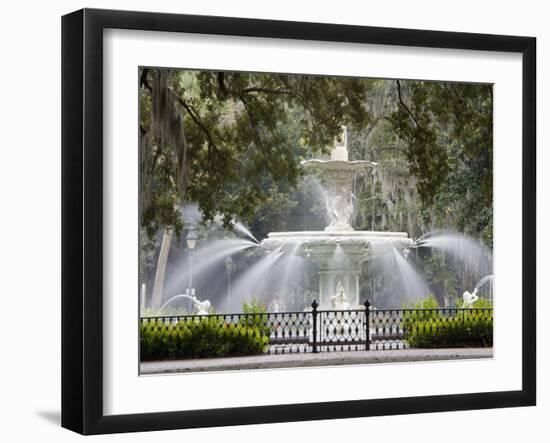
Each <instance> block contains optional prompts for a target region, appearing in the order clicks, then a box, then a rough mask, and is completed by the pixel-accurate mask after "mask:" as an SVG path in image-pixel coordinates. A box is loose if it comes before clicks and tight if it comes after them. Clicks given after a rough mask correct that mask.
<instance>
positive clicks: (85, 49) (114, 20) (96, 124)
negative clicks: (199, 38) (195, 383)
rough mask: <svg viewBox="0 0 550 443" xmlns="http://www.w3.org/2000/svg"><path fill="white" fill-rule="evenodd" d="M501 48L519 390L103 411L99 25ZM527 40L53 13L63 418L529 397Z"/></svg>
mask: <svg viewBox="0 0 550 443" xmlns="http://www.w3.org/2000/svg"><path fill="white" fill-rule="evenodd" d="M108 28H118V29H132V30H147V31H170V32H180V33H181V32H184V33H198V34H216V35H226V36H249V37H267V38H279V39H301V40H316V41H327V42H329V41H331V42H349V43H369V44H377V45H398V46H410V47H424V48H445V49H449V48H452V49H467V50H478V51H500V52H509V53H519V54H521V55H522V66H523V78H522V88H523V97H522V158H523V164H522V168H521V173H522V183H523V189H522V195H523V202H522V205H523V214H522V220H523V228H522V229H523V233H522V239H523V245H522V248H523V250H522V253H523V257H522V277H523V288H522V291H523V293H522V302H521V307H522V388H521V389H520V390H517V391H504V392H479V393H473V394H457V395H435V396H419V397H404V398H391V399H373V400H356V401H332V402H323V403H307V404H278V405H269V404H268V403H269V400H268V399H266V405H265V406H260V407H237V408H220V409H208V410H189V411H177V412H160V413H142V414H131V415H108V416H107V415H104V413H103V407H102V405H103V375H102V371H103V342H102V340H103V336H102V325H103V318H102V316H103V298H102V286H103V275H102V268H103V255H102V254H103V246H102V245H103V227H102V224H103V209H102V206H103V200H102V195H103V193H102V191H103V181H102V180H103V170H102V169H103V167H102V164H103V148H102V138H103V122H102V120H103V112H102V106H103V88H102V84H103V79H102V77H103V30H104V29H108ZM535 68H536V39H535V38H532V37H516V36H504V35H484V34H470V33H456V32H440V31H423V30H412V29H391V28H377V27H363V26H348V25H337V24H319V23H300V22H287V21H273V20H256V19H243V18H230V17H210V16H196V15H177V14H163V13H149V12H127V11H110V10H96V9H83V10H79V11H76V12H73V13H71V14H68V15H65V16H64V17H63V18H62V426H63V427H65V428H68V429H71V430H73V431H76V432H79V433H82V434H104V433H115V432H132V431H151V430H162V429H178V428H195V427H211V426H229V425H241V424H256V423H273V422H287V421H303V420H320V419H334V418H349V417H363V416H379V415H393V414H412V413H425V412H436V411H458V410H468V409H486V408H502V407H515V406H531V405H535V403H536V315H535V307H536V266H535V265H536V142H535V140H536V132H535V131H536V69H535Z"/></svg>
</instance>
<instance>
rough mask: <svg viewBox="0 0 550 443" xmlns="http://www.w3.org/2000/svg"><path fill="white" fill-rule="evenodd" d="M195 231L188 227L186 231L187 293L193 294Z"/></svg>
mask: <svg viewBox="0 0 550 443" xmlns="http://www.w3.org/2000/svg"><path fill="white" fill-rule="evenodd" d="M197 238H198V237H197V231H195V228H194V227H193V226H190V227H189V229H188V231H187V237H186V238H185V241H186V242H187V248H188V249H189V292H190V293H191V294H192V293H193V250H194V249H195V246H196V244H197Z"/></svg>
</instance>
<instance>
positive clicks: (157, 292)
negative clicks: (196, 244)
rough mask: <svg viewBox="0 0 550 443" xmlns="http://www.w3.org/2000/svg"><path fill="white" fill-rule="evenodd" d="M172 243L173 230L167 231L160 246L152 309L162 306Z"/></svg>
mask: <svg viewBox="0 0 550 443" xmlns="http://www.w3.org/2000/svg"><path fill="white" fill-rule="evenodd" d="M171 242H172V230H171V229H165V230H164V234H163V236H162V243H161V245H160V252H159V258H158V261H157V271H156V273H155V284H154V286H153V297H152V300H151V307H152V308H153V309H159V308H160V307H161V306H162V305H161V303H162V292H163V289H164V278H165V277H166V265H167V264H168V253H169V252H170V243H171Z"/></svg>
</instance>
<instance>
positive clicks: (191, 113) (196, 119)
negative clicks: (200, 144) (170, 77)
mask: <svg viewBox="0 0 550 443" xmlns="http://www.w3.org/2000/svg"><path fill="white" fill-rule="evenodd" d="M168 90H169V91H170V92H171V93H172V95H173V96H174V98H175V99H176V100H177V101H178V103H179V104H180V105H181V106H183V108H184V109H185V110H186V111H187V113H188V114H189V116H190V117H191V119H192V120H193V121H194V122H195V124H196V125H197V126H198V127H199V128H200V129H201V131H202V132H203V133H204V135H206V139H207V140H208V144H209V145H211V146H212V147H213V148H214V149H216V150H218V147H217V146H216V144H215V143H214V140H213V139H212V135H211V134H210V131H209V130H208V128H207V127H206V126H204V124H203V123H202V121H201V119H200V116H199V114H198V112H197V111H195V110H194V109H193V107H192V106H191V105H189V104H188V103H187V102H186V101H185V100H184V99H183V98H181V97H180V96H179V94H177V93H176V92H175V91H174V90H173V89H171V88H168Z"/></svg>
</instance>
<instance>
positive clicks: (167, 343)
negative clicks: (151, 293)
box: [140, 316, 269, 361]
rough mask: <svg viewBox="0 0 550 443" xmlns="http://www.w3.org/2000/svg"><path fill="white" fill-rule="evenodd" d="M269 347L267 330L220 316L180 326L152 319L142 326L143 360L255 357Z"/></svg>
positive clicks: (199, 319)
mask: <svg viewBox="0 0 550 443" xmlns="http://www.w3.org/2000/svg"><path fill="white" fill-rule="evenodd" d="M268 344H269V334H268V333H266V329H265V327H259V326H254V325H252V326H249V325H248V324H243V323H241V322H239V323H226V322H225V321H224V320H223V318H222V317H218V316H212V317H210V316H205V317H202V318H194V319H185V320H180V321H178V322H177V323H174V322H170V321H168V320H162V319H160V320H154V319H151V320H148V321H145V322H142V323H141V325H140V354H141V360H142V361H150V360H166V359H188V358H208V357H230V356H242V355H255V354H261V353H263V352H264V350H265V349H266V347H267V346H268Z"/></svg>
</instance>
